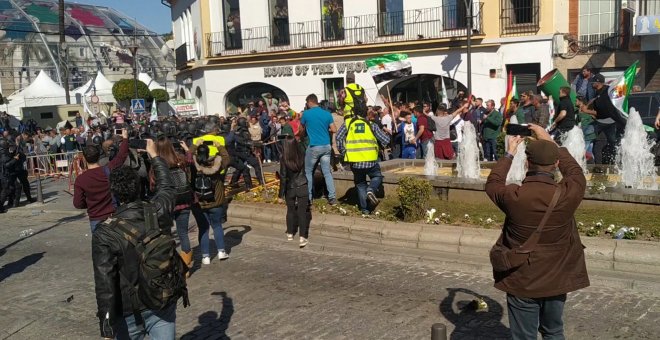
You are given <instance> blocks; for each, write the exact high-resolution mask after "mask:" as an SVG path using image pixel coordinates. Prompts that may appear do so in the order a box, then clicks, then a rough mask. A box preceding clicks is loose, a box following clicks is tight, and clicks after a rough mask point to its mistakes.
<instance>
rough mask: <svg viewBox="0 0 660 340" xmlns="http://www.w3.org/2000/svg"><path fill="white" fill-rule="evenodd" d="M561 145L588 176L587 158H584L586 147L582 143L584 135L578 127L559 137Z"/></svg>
mask: <svg viewBox="0 0 660 340" xmlns="http://www.w3.org/2000/svg"><path fill="white" fill-rule="evenodd" d="M561 145H562V146H564V147H565V148H566V149H568V153H570V154H571V156H573V158H575V160H576V161H577V162H578V164H580V167H581V168H582V171H583V172H584V173H585V174H588V173H589V171H588V170H587V158H586V156H585V152H586V151H585V150H586V146H585V143H584V133H583V132H582V129H581V128H580V127H579V126H577V125H576V126H574V127H573V128H572V129H571V130H570V131H568V132H567V133H565V134H562V136H561Z"/></svg>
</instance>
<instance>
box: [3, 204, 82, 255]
mask: <svg viewBox="0 0 660 340" xmlns="http://www.w3.org/2000/svg"><path fill="white" fill-rule="evenodd" d="M84 216H85V214H84V213H80V214H78V215H75V216H67V217H62V218H60V219H59V220H57V222H56V223H55V224H53V225H52V226H50V227H48V228H44V229H41V230H39V231H37V232H35V233H34V234H32V235H28V236H26V237H22V238H19V239H18V240H16V241H14V242H12V243H10V244H8V245H6V246H4V247H2V248H0V256H2V255H4V254H5V253H6V252H7V249H9V248H11V247H13V246H15V245H16V244H18V243H20V242H22V241H25V240H27V239H29V238H30V237H35V236H37V235H39V234H41V233H44V232H47V231H49V230H51V229H53V228H56V227H59V226H60V225H62V224H66V223H68V222H71V221H75V220H78V219H80V218H82V217H84Z"/></svg>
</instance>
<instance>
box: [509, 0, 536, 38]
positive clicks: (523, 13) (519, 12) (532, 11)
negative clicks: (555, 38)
mask: <svg viewBox="0 0 660 340" xmlns="http://www.w3.org/2000/svg"><path fill="white" fill-rule="evenodd" d="M501 1H502V12H501V15H500V30H501V34H503V35H510V34H518V33H535V32H538V30H539V16H540V14H539V12H540V11H539V10H540V7H541V5H540V1H539V0H501Z"/></svg>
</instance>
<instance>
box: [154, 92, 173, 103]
mask: <svg viewBox="0 0 660 340" xmlns="http://www.w3.org/2000/svg"><path fill="white" fill-rule="evenodd" d="M151 97H152V98H154V99H156V103H162V102H166V101H168V100H170V94H169V93H167V91H166V90H163V89H154V90H152V91H151Z"/></svg>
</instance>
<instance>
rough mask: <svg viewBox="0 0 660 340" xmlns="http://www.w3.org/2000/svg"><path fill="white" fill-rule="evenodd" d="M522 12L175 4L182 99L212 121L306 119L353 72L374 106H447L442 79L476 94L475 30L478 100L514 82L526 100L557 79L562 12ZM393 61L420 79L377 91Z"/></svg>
mask: <svg viewBox="0 0 660 340" xmlns="http://www.w3.org/2000/svg"><path fill="white" fill-rule="evenodd" d="M512 3H513V2H511V0H493V1H492V2H491V1H486V2H478V1H473V3H472V4H471V5H472V7H473V8H472V9H471V11H472V18H473V19H472V23H471V24H470V23H469V22H468V19H466V17H467V13H469V11H470V9H469V8H468V7H469V6H470V4H466V3H465V2H464V1H463V0H444V1H443V0H405V1H403V0H365V1H348V0H346V1H342V0H327V1H324V0H288V1H287V0H178V1H171V6H172V18H173V29H174V37H175V46H176V47H177V69H178V72H177V75H176V82H177V92H176V93H177V96H178V97H179V98H188V99H189V98H195V99H197V101H198V105H199V111H200V112H201V113H203V114H220V115H225V114H227V113H229V112H234V111H235V110H236V108H237V107H238V106H244V105H246V104H247V103H248V102H249V101H252V100H255V99H259V98H260V97H261V95H262V94H264V93H271V94H273V96H274V97H276V98H286V99H288V100H289V101H290V102H291V106H292V107H293V108H294V109H295V110H300V109H302V107H303V105H304V99H305V97H306V96H307V95H309V94H311V93H314V94H316V95H317V96H319V98H320V99H327V100H329V101H330V102H333V100H334V96H335V93H336V91H338V90H339V89H341V88H343V86H344V79H345V75H346V72H347V71H353V72H355V73H356V76H357V77H356V78H357V82H358V83H359V84H361V85H362V86H364V87H365V88H366V89H367V92H368V98H369V101H370V103H371V104H374V103H377V102H378V95H379V93H380V94H382V95H383V96H387V95H388V94H387V91H388V90H389V91H390V94H389V95H390V96H392V99H393V100H399V101H412V100H425V101H430V102H434V101H435V102H437V101H439V100H440V96H441V85H440V84H441V83H440V80H442V81H444V83H445V85H446V88H447V90H448V93H449V97H450V98H451V97H453V95H454V93H455V91H456V90H457V89H463V90H465V89H466V86H467V85H468V47H467V34H468V26H470V28H471V31H470V34H471V36H472V39H471V45H472V46H471V52H470V54H471V74H472V79H471V85H472V87H471V90H472V91H471V92H472V93H473V94H474V95H475V96H477V97H482V98H484V100H487V99H493V100H495V101H496V102H497V103H499V99H500V98H501V97H503V96H504V95H505V91H506V83H507V76H508V73H509V72H512V73H513V74H514V75H516V76H517V78H518V89H519V90H527V89H530V90H536V86H535V84H536V81H537V80H538V79H539V78H540V77H541V76H542V75H543V74H545V73H546V72H548V71H550V70H552V69H553V68H554V66H553V53H552V50H553V35H552V33H551V29H548V27H547V26H548V25H552V26H553V25H554V24H549V23H548V21H550V22H554V18H555V16H560V15H561V14H560V13H559V9H560V7H559V6H560V5H561V1H556V2H553V1H541V0H529V6H530V7H529V8H527V7H523V8H508V7H507V6H509V5H510V4H512ZM515 3H519V2H515ZM466 5H467V7H466ZM543 6H545V8H544V7H543ZM545 17H547V18H548V19H547V20H545V22H544V21H543V18H545ZM542 23H543V24H542ZM544 25H545V26H544ZM507 29H508V31H507ZM553 29H554V28H553ZM544 31H547V32H548V33H545V32H544ZM388 53H405V54H407V55H408V58H409V60H410V61H411V63H412V69H413V74H412V75H411V76H410V77H408V78H407V79H398V80H393V81H390V82H384V83H380V84H375V83H374V81H373V79H372V78H371V76H370V75H369V74H368V72H367V70H366V66H365V65H364V61H365V60H366V59H367V58H371V57H374V56H378V55H383V54H388Z"/></svg>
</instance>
